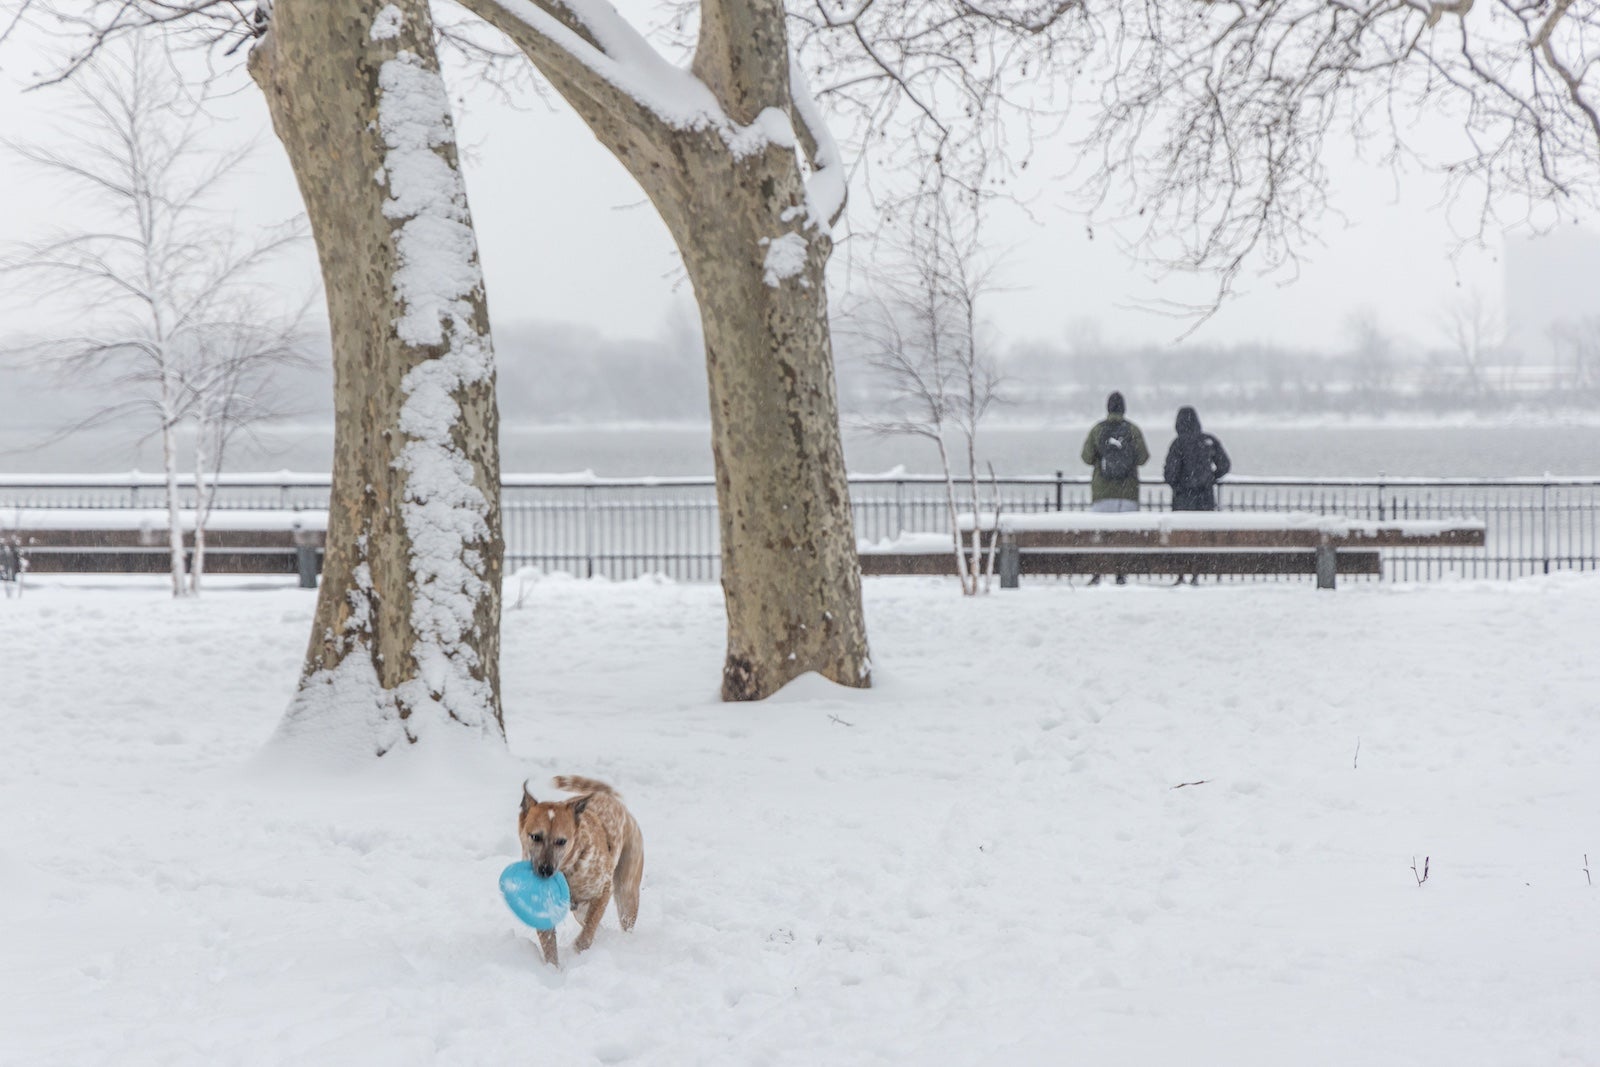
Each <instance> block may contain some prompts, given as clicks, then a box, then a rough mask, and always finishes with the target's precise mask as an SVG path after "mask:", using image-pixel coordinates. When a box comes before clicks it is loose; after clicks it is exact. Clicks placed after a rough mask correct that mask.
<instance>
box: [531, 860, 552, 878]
mask: <svg viewBox="0 0 1600 1067" xmlns="http://www.w3.org/2000/svg"><path fill="white" fill-rule="evenodd" d="M536 869H537V870H538V872H539V877H540V878H549V877H550V876H551V875H553V874H555V873H556V869H555V866H554V865H553V864H549V863H541V864H539V866H538V867H537V868H536Z"/></svg>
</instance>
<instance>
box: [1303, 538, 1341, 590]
mask: <svg viewBox="0 0 1600 1067" xmlns="http://www.w3.org/2000/svg"><path fill="white" fill-rule="evenodd" d="M1301 558H1304V557H1301ZM1338 578H1339V556H1338V553H1337V552H1335V551H1334V547H1333V546H1332V545H1318V546H1317V588H1318V589H1332V588H1334V587H1335V583H1336V582H1337V581H1338Z"/></svg>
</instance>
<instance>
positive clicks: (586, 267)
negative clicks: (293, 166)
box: [0, 42, 1600, 347]
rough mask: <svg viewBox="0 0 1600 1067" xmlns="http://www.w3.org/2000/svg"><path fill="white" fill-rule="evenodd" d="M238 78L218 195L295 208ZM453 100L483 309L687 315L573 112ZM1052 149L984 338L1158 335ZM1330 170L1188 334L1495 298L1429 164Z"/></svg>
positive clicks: (299, 280)
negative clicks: (1298, 262)
mask: <svg viewBox="0 0 1600 1067" xmlns="http://www.w3.org/2000/svg"><path fill="white" fill-rule="evenodd" d="M0 59H3V60H4V67H3V69H0V80H3V83H4V84H3V86H0V137H6V138H12V139H27V140H33V141H36V142H45V143H48V142H49V140H50V138H51V135H52V128H53V122H52V111H53V109H55V108H57V107H59V97H58V95H57V94H56V93H55V91H54V90H40V91H35V92H31V93H26V94H25V93H22V92H21V91H20V87H21V86H22V85H24V84H26V83H27V81H28V79H29V76H30V75H31V73H32V72H33V71H34V70H36V69H42V68H43V67H44V57H43V56H42V55H40V56H30V55H28V54H26V42H22V46H21V47H19V46H18V43H17V42H13V44H12V45H11V46H9V47H8V50H7V52H5V53H3V54H0ZM30 59H32V60H33V62H29V60H30ZM239 82H240V85H241V89H240V91H239V92H238V93H237V94H236V95H234V96H233V97H232V98H231V99H229V100H227V101H225V102H223V103H222V104H221V105H219V107H218V109H217V110H218V113H219V117H220V118H221V119H223V120H224V121H225V122H226V124H227V125H226V128H225V132H226V135H227V136H228V137H229V138H232V137H237V138H239V139H241V140H244V139H249V138H251V137H255V138H256V139H257V140H258V141H259V149H258V151H257V152H256V154H255V156H254V158H253V159H252V161H251V164H250V167H249V174H248V175H247V178H246V180H244V181H242V182H241V183H240V185H239V186H238V187H236V189H235V192H236V194H237V197H238V203H239V214H240V218H241V220H242V221H252V220H254V221H270V220H274V219H280V218H283V217H285V216H287V215H290V214H293V213H294V212H296V211H297V210H298V207H299V205H298V198H297V196H296V194H295V190H294V185H293V180H292V177H291V175H290V172H289V169H288V165H287V162H286V160H285V158H284V156H283V153H282V151H281V149H280V148H279V146H278V145H277V143H276V141H275V140H274V139H273V138H272V135H271V132H270V128H269V126H268V123H267V120H266V115H265V108H264V105H263V104H262V103H261V100H260V99H259V96H258V94H257V93H256V92H255V90H254V88H253V87H252V86H249V85H248V83H247V82H245V81H244V79H243V78H242V75H241V76H240V78H239ZM465 102H466V107H464V108H459V109H458V112H459V114H458V117H459V118H460V126H461V131H460V132H461V142H462V144H463V146H464V148H465V149H466V169H467V180H468V192H469V195H470V197H471V200H472V209H473V214H474V216H475V218H476V221H477V224H478V233H479V240H480V242H481V253H482V259H483V264H484V268H485V273H486V276H487V280H488V286H489V298H490V306H491V311H492V313H493V315H494V317H495V319H496V321H500V322H513V321H523V320H547V321H548V320H557V321H570V322H574V323H581V324H586V325H589V326H591V327H594V328H596V329H598V330H600V331H601V332H602V333H604V334H607V335H610V336H616V337H629V336H633V337H644V336H650V337H654V336H658V335H661V334H664V333H666V332H667V331H668V330H669V329H671V328H672V324H673V323H674V322H675V321H676V322H679V323H681V321H683V320H685V319H687V320H692V319H693V318H694V315H695V312H694V308H693V304H692V300H691V296H690V293H689V291H688V286H687V283H686V282H685V281H684V279H683V277H682V274H681V272H680V271H679V269H678V266H677V259H676V254H675V252H674V250H673V248H672V244H671V242H670V240H669V238H668V236H667V233H666V230H665V227H664V226H663V225H662V224H661V222H660V221H659V220H658V219H657V217H656V215H655V213H654V211H653V210H652V209H651V208H650V206H649V205H648V204H647V203H645V202H644V200H643V197H642V194H641V193H640V192H639V190H638V188H637V186H635V185H634V184H633V182H632V181H631V179H630V178H629V177H628V176H627V174H626V173H625V172H624V171H623V169H622V168H621V166H620V165H619V164H617V163H616V162H615V161H614V160H613V159H612V158H611V156H610V155H609V154H608V153H607V152H606V151H605V150H604V149H603V148H602V147H601V146H600V145H599V144H598V143H597V142H596V141H595V140H594V139H593V138H592V137H591V136H590V135H589V133H588V131H587V130H586V128H585V127H584V126H583V124H582V123H581V122H580V121H579V120H578V119H577V118H576V117H575V116H573V115H572V114H571V113H570V112H567V111H566V110H565V109H564V108H562V107H560V106H559V105H558V106H556V107H551V106H548V105H546V104H545V103H544V102H542V101H540V100H538V99H536V98H532V97H531V96H529V97H528V98H526V99H524V100H522V101H521V103H522V104H523V107H522V109H521V110H513V109H512V108H510V107H507V106H505V105H504V104H503V103H501V102H500V101H498V100H497V99H495V98H494V97H492V96H491V95H490V94H487V93H483V92H481V91H469V93H468V95H467V97H466V100H465ZM1067 153H1068V149H1067V146H1065V145H1059V144H1058V145H1046V146H1044V147H1043V148H1042V149H1041V151H1040V153H1039V159H1038V161H1037V162H1036V163H1035V164H1034V165H1033V166H1032V167H1031V168H1030V170H1029V172H1028V175H1029V176H1028V178H1027V181H1026V183H1025V184H1024V185H1023V186H1021V187H1019V192H1020V193H1021V194H1022V195H1023V196H1024V197H1025V198H1026V199H1028V201H1029V202H1030V211H1031V214H1032V216H1033V217H1032V219H1029V218H1028V217H1027V216H1026V214H1025V213H1024V212H1023V211H1021V210H1017V209H1012V208H1001V209H999V210H998V211H997V213H996V216H995V221H994V224H993V225H992V226H991V227H990V233H991V235H992V237H993V239H994V241H995V243H996V244H997V245H1001V246H1005V247H1008V248H1010V249H1011V253H1010V256H1009V258H1008V260H1007V263H1008V266H1007V269H1006V271H1005V275H1004V278H1005V281H1006V283H1007V284H1008V285H1010V286H1011V287H1012V290H1011V291H1010V292H1007V293H1004V294H1001V295H999V296H997V297H995V298H994V301H993V303H992V304H991V306H990V309H989V310H990V315H991V318H992V320H993V322H994V324H995V326H996V328H997V331H998V333H999V335H1000V337H1001V338H1002V339H1003V340H1004V341H1011V342H1020V341H1029V340H1043V341H1061V340H1065V339H1067V338H1070V337H1074V336H1079V337H1081V336H1083V335H1084V334H1085V333H1086V332H1089V330H1090V329H1091V326H1090V324H1092V328H1097V329H1098V332H1099V334H1100V335H1101V336H1103V337H1104V338H1105V339H1106V340H1109V341H1136V340H1149V341H1164V340H1169V339H1171V338H1173V337H1174V336H1176V335H1177V334H1178V333H1179V332H1180V329H1181V324H1179V323H1175V322H1174V321H1172V320H1170V319H1165V318H1162V317H1160V316H1156V315H1152V314H1151V313H1149V312H1147V311H1141V310H1138V309H1137V308H1136V307H1135V306H1134V305H1136V304H1138V303H1139V302H1140V301H1147V300H1150V299H1153V298H1166V299H1177V300H1186V299H1188V300H1192V299H1197V298H1200V297H1203V296H1204V295H1205V294H1206V293H1207V292H1208V286H1207V283H1206V282H1204V281H1194V280H1190V279H1168V280H1166V281H1161V282H1157V281H1154V280H1152V277H1151V272H1150V271H1149V270H1148V269H1147V268H1143V267H1141V266H1140V265H1138V264H1137V263H1135V262H1133V261H1132V260H1130V258H1129V257H1128V256H1127V255H1125V254H1124V253H1123V252H1122V251H1120V250H1119V248H1118V246H1117V242H1116V241H1115V240H1113V239H1112V238H1111V236H1110V235H1109V234H1108V233H1107V231H1106V229H1105V228H1104V227H1097V233H1098V234H1099V237H1098V239H1096V240H1093V241H1091V240H1090V239H1089V238H1088V236H1087V234H1086V232H1085V227H1084V225H1083V220H1082V219H1081V217H1079V216H1077V215H1075V214H1073V213H1072V212H1071V210H1070V209H1071V207H1072V205H1071V204H1070V203H1069V202H1068V201H1067V199H1066V189H1067V182H1066V180H1065V178H1064V175H1065V172H1066V170H1067V167H1068V165H1069V159H1070V157H1069V156H1068V154H1067ZM1335 181H1336V189H1335V193H1334V196H1333V202H1334V206H1335V207H1336V208H1338V209H1340V210H1341V211H1342V212H1343V213H1344V215H1345V218H1344V219H1343V220H1341V219H1338V218H1333V217H1330V218H1328V219H1327V220H1326V221H1325V224H1324V225H1322V226H1321V228H1320V229H1321V234H1320V236H1321V238H1322V242H1323V243H1322V245H1321V246H1320V247H1317V248H1312V249H1308V250H1306V263H1305V266H1304V269H1303V270H1302V272H1301V273H1300V275H1299V277H1298V278H1295V279H1285V278H1279V279H1259V278H1256V277H1253V276H1252V277H1247V278H1246V279H1244V280H1243V283H1242V285H1241V289H1243V290H1246V293H1245V295H1244V296H1243V297H1241V298H1238V299H1236V300H1234V301H1232V302H1231V303H1229V304H1228V305H1227V306H1226V307H1225V308H1224V309H1223V311H1222V312H1221V313H1220V314H1218V315H1217V316H1216V317H1215V318H1214V319H1213V320H1211V321H1210V322H1209V323H1207V324H1206V325H1204V326H1203V327H1202V328H1201V329H1200V330H1199V331H1198V332H1197V333H1196V335H1195V339H1196V340H1197V341H1202V342H1231V341H1251V340H1260V341H1272V342H1277V343H1279V344H1283V345H1286V346H1304V347H1316V346H1323V345H1328V344H1330V343H1331V342H1333V341H1335V340H1337V339H1338V338H1339V337H1340V336H1341V335H1342V333H1343V331H1344V330H1345V328H1346V324H1347V322H1348V320H1349V318H1350V317H1351V315H1352V314H1355V313H1360V312H1364V311H1365V312H1370V313H1373V314H1375V315H1376V316H1377V318H1378V320H1379V321H1380V323H1381V324H1382V325H1383V326H1384V327H1385V328H1386V329H1387V330H1389V331H1390V332H1392V333H1395V334H1398V335H1400V336H1402V337H1405V338H1408V339H1410V340H1412V341H1415V342H1419V343H1431V342H1434V341H1436V340H1437V339H1438V338H1437V323H1438V319H1439V311H1440V308H1441V307H1442V306H1443V305H1445V304H1447V303H1448V302H1449V301H1450V300H1452V299H1453V298H1455V297H1458V296H1459V294H1460V293H1461V292H1462V291H1468V290H1476V291H1478V292H1481V293H1483V294H1485V295H1486V296H1488V297H1489V298H1491V299H1492V300H1494V301H1495V302H1496V303H1498V302H1499V300H1500V299H1501V294H1502V292H1503V288H1504V280H1503V272H1502V266H1501V259H1502V256H1501V249H1500V248H1490V249H1479V248H1474V247H1468V248H1465V249H1462V248H1460V240H1459V237H1458V235H1457V233H1456V232H1455V231H1454V230H1453V228H1452V226H1451V220H1450V217H1449V212H1448V211H1447V210H1444V209H1442V208H1440V207H1439V206H1438V205H1437V200H1438V197H1439V188H1438V186H1437V184H1436V183H1435V182H1434V181H1433V180H1432V179H1430V178H1429V177H1428V176H1426V175H1412V176H1410V177H1408V178H1407V179H1405V184H1404V187H1403V188H1401V189H1398V190H1397V188H1396V184H1395V179H1394V177H1393V176H1392V175H1391V174H1390V173H1389V172H1388V171H1386V170H1382V169H1379V168H1374V167H1364V166H1361V165H1358V164H1355V163H1350V162H1345V163H1342V164H1340V165H1339V166H1337V167H1336V169H1335ZM0 203H4V204H5V205H6V210H5V211H3V212H0V245H3V244H5V243H9V242H11V241H14V240H18V239H23V238H27V237H29V236H36V235H38V234H41V233H43V232H47V231H48V229H49V228H50V227H52V226H56V225H60V224H61V223H63V222H64V221H67V220H69V219H70V218H71V217H72V214H73V212H75V211H80V210H82V205H81V204H75V203H73V202H72V201H70V200H67V199H64V198H63V197H62V195H61V193H60V190H59V189H58V188H57V187H56V183H54V182H53V181H51V180H46V179H42V178H40V177H39V176H38V175H37V174H36V173H34V172H33V171H31V169H30V168H29V167H28V165H26V164H24V163H22V162H21V161H19V160H17V159H16V158H15V157H14V156H11V155H9V154H6V153H3V152H0ZM870 212H871V208H870V205H869V202H868V199H867V198H866V197H864V196H857V197H856V198H855V199H854V200H853V202H852V206H851V224H852V226H853V227H854V228H856V229H857V230H870V229H871V228H872V227H873V226H874V220H873V219H872V218H871V217H870ZM1453 253H1454V254H1453ZM1534 258H1535V259H1537V257H1534ZM850 266H851V263H850V253H849V250H848V248H847V247H846V248H842V249H841V250H840V251H839V252H838V253H837V254H836V268H837V269H838V271H839V279H838V280H844V278H845V276H846V275H847V274H848V273H849V272H850ZM314 271H315V262H314V257H313V255H312V253H311V252H310V250H309V248H308V249H307V250H306V252H305V253H304V254H302V255H301V257H300V258H299V259H298V260H297V261H295V263H293V264H292V265H290V266H286V268H285V271H284V275H285V277H284V281H285V284H286V286H289V287H290V288H293V289H301V288H303V286H304V283H305V281H306V279H309V278H312V277H314ZM1573 284H1576V280H1575V279H1574V280H1573ZM837 291H838V289H837V286H836V288H835V292H837ZM1596 310H1600V309H1596ZM0 311H3V313H4V319H3V322H0V333H6V332H11V331H12V330H15V329H42V328H47V327H48V326H49V321H50V318H51V316H52V315H57V314H59V313H60V311H59V308H56V307H54V306H52V305H51V304H50V302H48V301H43V302H40V301H36V300H34V299H33V298H32V297H31V296H29V297H22V296H20V295H19V294H16V293H11V294H8V295H6V296H0Z"/></svg>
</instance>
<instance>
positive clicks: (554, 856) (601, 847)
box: [517, 775, 644, 963]
mask: <svg viewBox="0 0 1600 1067" xmlns="http://www.w3.org/2000/svg"><path fill="white" fill-rule="evenodd" d="M554 784H555V787H556V788H557V789H564V790H566V791H567V792H569V793H581V794H583V795H582V796H576V797H572V798H571V799H569V800H562V801H556V802H553V803H552V802H548V801H547V802H545V803H540V802H539V801H537V800H535V799H533V794H532V793H530V792H528V784H527V783H526V782H524V783H523V784H522V814H521V815H520V816H519V817H518V819H517V836H518V837H520V838H521V839H522V856H523V858H524V859H526V860H527V861H528V862H529V863H531V864H533V869H534V870H535V871H536V872H538V874H539V876H540V877H541V878H549V877H550V876H551V875H553V874H555V872H556V871H560V872H561V873H562V874H564V875H566V877H567V889H568V890H569V892H570V893H571V894H572V911H573V914H574V915H577V916H578V919H579V921H581V922H582V923H583V929H582V930H581V931H580V932H579V933H578V940H577V942H576V943H575V945H574V947H575V948H576V949H577V950H578V951H579V952H582V951H583V950H584V949H586V948H588V947H589V946H590V945H592V944H594V933H595V931H596V930H597V929H599V927H600V917H601V916H602V915H604V914H605V910H606V905H607V904H609V903H610V902H611V896H612V894H613V893H615V894H616V897H617V918H618V919H619V920H620V921H621V922H622V928H623V929H624V930H632V929H633V922H634V920H635V919H637V918H638V917H639V879H640V878H641V877H643V875H644V837H643V836H642V835H641V834H640V833H639V824H638V823H637V822H635V821H634V818H633V815H632V814H631V813H630V812H629V811H628V809H627V808H625V807H623V806H622V797H620V796H618V795H617V793H616V791H615V790H613V789H612V788H611V787H610V786H609V785H606V784H605V783H604V782H597V781H595V780H594V779H592V778H578V777H575V776H573V775H562V776H560V777H558V778H556V779H554ZM539 946H540V947H541V948H543V949H544V959H545V962H546V963H557V962H558V960H557V957H556V933H555V931H554V930H540V931H539Z"/></svg>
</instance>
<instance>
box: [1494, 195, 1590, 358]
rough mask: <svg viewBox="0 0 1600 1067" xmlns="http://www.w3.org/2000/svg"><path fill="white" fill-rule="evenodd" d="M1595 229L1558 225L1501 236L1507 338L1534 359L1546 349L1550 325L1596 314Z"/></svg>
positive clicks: (1548, 347) (1543, 354) (1540, 356)
mask: <svg viewBox="0 0 1600 1067" xmlns="http://www.w3.org/2000/svg"><path fill="white" fill-rule="evenodd" d="M1596 279H1600V234H1596V233H1594V232H1592V231H1590V230H1585V229H1581V228H1579V227H1576V226H1563V227H1560V228H1559V229H1556V230H1552V231H1551V232H1550V233H1547V234H1544V235H1542V236H1538V237H1512V238H1508V239H1507V241H1506V258H1505V285H1506V293H1505V309H1506V327H1507V330H1508V332H1509V333H1510V339H1511V343H1512V344H1514V345H1518V346H1521V347H1522V348H1523V349H1524V351H1526V352H1528V353H1529V355H1530V356H1532V357H1533V358H1534V359H1536V360H1540V359H1543V358H1546V357H1548V356H1549V354H1550V339H1549V335H1550V328H1551V327H1552V326H1554V325H1555V324H1557V323H1560V322H1564V321H1565V322H1572V321H1576V320H1579V319H1584V318H1588V317H1591V316H1600V285H1596V283H1595V280H1596Z"/></svg>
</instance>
